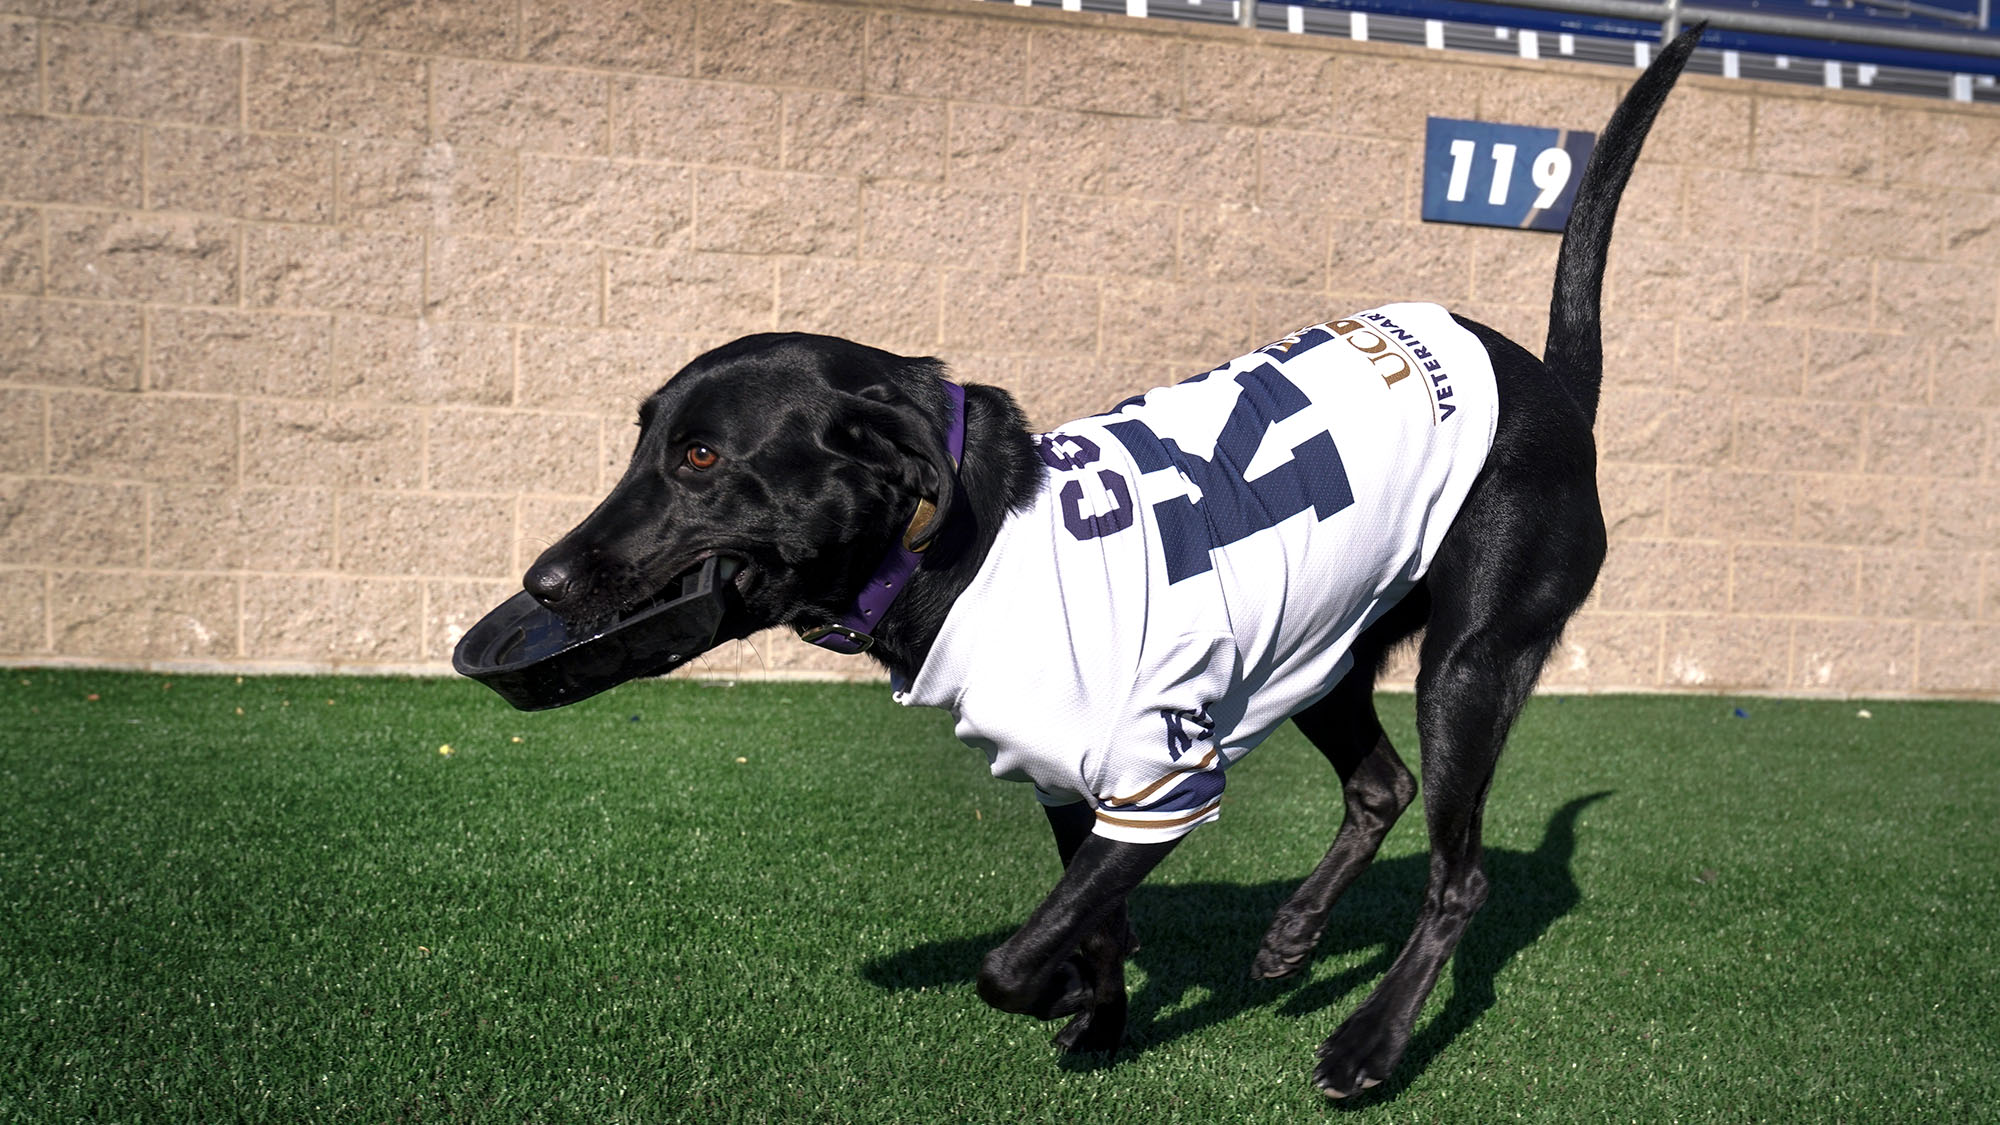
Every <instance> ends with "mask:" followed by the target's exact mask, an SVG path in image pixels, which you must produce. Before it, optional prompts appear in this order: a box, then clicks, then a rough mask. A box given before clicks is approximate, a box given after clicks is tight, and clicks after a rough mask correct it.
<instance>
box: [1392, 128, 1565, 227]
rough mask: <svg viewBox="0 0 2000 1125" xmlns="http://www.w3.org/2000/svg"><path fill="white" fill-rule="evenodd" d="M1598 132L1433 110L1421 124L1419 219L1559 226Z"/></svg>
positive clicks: (1562, 222) (1561, 224) (1512, 225)
mask: <svg viewBox="0 0 2000 1125" xmlns="http://www.w3.org/2000/svg"><path fill="white" fill-rule="evenodd" d="M1596 144H1597V135H1596V134H1595V133H1579V132H1575V131H1573V130H1569V129H1542V128H1537V127H1535V126H1532V125H1496V124H1493V123H1492V122H1490V121H1461V120H1458V119H1456V118H1450V117H1433V118H1431V119H1430V120H1429V121H1428V122H1427V123H1426V125H1425V128H1424V221H1426V222H1433V223H1471V224H1474V225H1476V226H1484V227H1514V228H1516V229H1522V230H1555V231H1559V230H1561V229H1563V226H1564V224H1566V223H1568V222H1569V205H1570V201H1571V200H1573V199H1575V198H1576V182H1577V180H1579V179H1581V178H1582V176H1583V165H1584V162H1585V161H1587V160H1588V159H1589V158H1590V150H1591V149H1592V148H1593V147H1594V146H1595V145H1596Z"/></svg>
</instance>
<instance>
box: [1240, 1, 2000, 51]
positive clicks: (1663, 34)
mask: <svg viewBox="0 0 2000 1125" xmlns="http://www.w3.org/2000/svg"><path fill="white" fill-rule="evenodd" d="M1499 2H1501V3H1503V4H1504V5H1505V6H1507V7H1514V8H1533V9H1537V10H1540V11H1550V12H1568V13H1573V14H1576V15H1584V16H1604V17H1609V18H1614V19H1628V20H1636V21H1640V22H1643V23H1652V24H1658V25H1659V27H1660V39H1661V41H1662V42H1664V41H1666V40H1668V39H1671V38H1673V37H1674V36H1675V35H1677V34H1679V33H1680V29H1681V27H1682V26H1683V25H1684V24H1688V23H1693V22H1695V21H1698V20H1707V21H1708V25H1709V26H1710V27H1712V28H1714V29H1716V30H1718V31H1741V32H1747V33H1750V34H1756V35H1778V36H1784V37H1787V38H1793V39H1819V40H1828V41H1832V42H1836V43H1859V44H1866V45H1870V46H1878V47H1895V48H1900V49H1903V50H1911V51H1929V52H1935V53H1937V54H1945V55H1963V56H1970V57H1976V58H1995V59H2000V37H1993V36H1986V35H1962V34H1953V33H1951V32H1944V31H1922V30H1916V29H1911V28H1901V27H1881V26H1878V25H1869V24H1855V23H1846V22H1839V21H1834V20H1805V19H1796V18H1792V17H1788V16H1771V15H1765V14H1762V13H1759V12H1745V11H1738V10H1733V9H1729V8H1711V7H1705V6H1701V5H1690V4H1683V3H1681V2H1680V0H1665V2H1664V3H1648V2H1647V0H1499ZM1301 3H1302V0H1285V4H1277V5H1273V6H1277V7H1283V6H1286V4H1290V5H1301ZM1989 3H1990V0H1981V2H1980V6H1979V11H1978V13H1977V16H1976V18H1977V19H1978V20H1979V21H1980V24H1981V26H1982V28H1983V27H1984V26H1985V24H1986V22H1987V20H1988V19H1989V18H1990V9H1989V8H1988V4H1989ZM1302 6H1305V7H1313V8H1335V9H1338V8H1341V7H1343V6H1344V5H1342V4H1340V3H1338V2H1329V0H1303V3H1302ZM1258 7H1259V4H1258V0H1241V3H1240V4H1239V5H1238V11H1237V22H1238V23H1240V24H1242V25H1243V26H1244V27H1256V26H1257V9H1258ZM1907 8H1908V10H1912V11H1914V10H1915V9H1916V8H1917V5H1908V6H1907ZM1924 8H1925V10H1924V11H1923V12H1922V14H1924V15H1927V16H1932V17H1933V18H1936V14H1935V13H1934V12H1933V11H1931V10H1930V9H1929V6H1928V5H1925V6H1924ZM1938 11H1943V9H1939V10H1938ZM1951 14H1953V15H1957V14H1958V13H1951Z"/></svg>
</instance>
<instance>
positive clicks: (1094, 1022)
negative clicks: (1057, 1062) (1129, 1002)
mask: <svg viewBox="0 0 2000 1125" xmlns="http://www.w3.org/2000/svg"><path fill="white" fill-rule="evenodd" d="M1124 1041H1125V995H1124V993H1122V992H1121V993H1119V994H1118V995H1117V996H1114V997H1111V998H1110V999H1107V1000H1103V1001H1100V1002H1099V1003H1098V1004H1096V1005H1095V1006H1094V1007H1091V1008H1089V1009H1087V1010H1085V1011H1084V1012H1082V1013H1080V1014H1079V1015H1078V1016H1077V1017H1076V1018H1075V1019H1073V1020H1071V1021H1069V1023H1067V1024H1065V1025H1064V1026H1063V1029H1062V1030H1061V1031H1058V1032H1056V1036H1055V1038H1054V1039H1053V1040H1052V1042H1053V1043H1054V1044H1055V1045H1056V1048H1057V1049H1058V1050H1061V1051H1065V1052H1068V1053H1070V1054H1092V1053H1109V1052H1112V1051H1116V1050H1117V1049H1118V1045H1119V1044H1121V1043H1123V1042H1124Z"/></svg>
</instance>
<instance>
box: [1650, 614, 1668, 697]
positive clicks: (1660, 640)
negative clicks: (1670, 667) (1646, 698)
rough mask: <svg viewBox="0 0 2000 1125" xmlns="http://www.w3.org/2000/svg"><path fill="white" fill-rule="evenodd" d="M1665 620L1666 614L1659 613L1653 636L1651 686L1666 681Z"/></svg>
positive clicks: (1666, 618)
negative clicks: (1656, 629) (1655, 632)
mask: <svg viewBox="0 0 2000 1125" xmlns="http://www.w3.org/2000/svg"><path fill="white" fill-rule="evenodd" d="M1667 621H1668V617H1667V615H1666V614H1661V615H1660V621H1659V632H1658V634H1657V635H1656V636H1655V637H1654V638H1653V686H1654V687H1658V686H1660V685H1661V684H1664V683H1666V682H1667Z"/></svg>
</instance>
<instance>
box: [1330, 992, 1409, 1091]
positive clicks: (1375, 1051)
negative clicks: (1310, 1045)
mask: <svg viewBox="0 0 2000 1125" xmlns="http://www.w3.org/2000/svg"><path fill="white" fill-rule="evenodd" d="M1409 1043H1410V1036H1409V1033H1408V1032H1398V1031H1397V1030H1396V1029H1395V1028H1393V1027H1391V1026H1389V1023H1388V1021H1386V1020H1380V1019H1374V1018H1371V1017H1368V1016H1367V1015H1366V1014H1365V1013H1364V1012H1356V1013H1355V1014H1354V1015H1353V1016H1352V1017H1350V1018H1349V1019H1348V1021H1347V1022H1346V1023H1344V1024H1341V1025H1340V1030H1338V1031H1336V1032H1334V1033H1333V1034H1332V1035H1331V1036H1329V1037H1328V1038H1327V1041H1326V1042H1324V1043H1322V1044H1320V1046H1319V1065H1318V1066H1317V1067H1314V1068H1313V1085H1315V1086H1317V1087H1319V1092H1320V1093H1322V1094H1325V1095H1326V1096H1327V1097H1329V1098H1336V1099H1338V1098H1346V1097H1352V1096H1353V1095H1355V1094H1359V1093H1362V1092H1363V1091H1365V1090H1371V1089H1373V1088H1375V1087H1376V1086H1380V1085H1381V1084H1382V1083H1383V1082H1386V1081H1387V1080H1388V1078H1389V1074H1390V1073H1391V1072H1392V1071H1394V1070H1395V1069H1396V1064H1397V1063H1398V1062H1401V1061H1402V1058H1403V1049H1404V1048H1405V1047H1408V1046H1409Z"/></svg>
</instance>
